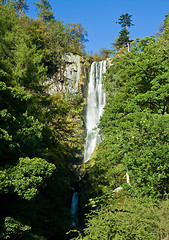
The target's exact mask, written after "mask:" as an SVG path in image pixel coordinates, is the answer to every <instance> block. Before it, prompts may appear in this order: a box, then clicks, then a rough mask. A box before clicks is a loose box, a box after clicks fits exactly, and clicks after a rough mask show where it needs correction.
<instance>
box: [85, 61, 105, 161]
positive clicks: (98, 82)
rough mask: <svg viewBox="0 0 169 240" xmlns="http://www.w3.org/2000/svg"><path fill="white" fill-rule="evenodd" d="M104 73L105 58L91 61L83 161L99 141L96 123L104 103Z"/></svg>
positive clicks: (87, 158) (88, 156) (88, 157)
mask: <svg viewBox="0 0 169 240" xmlns="http://www.w3.org/2000/svg"><path fill="white" fill-rule="evenodd" d="M104 73H106V60H104V61H100V62H93V63H92V65H91V70H90V76H89V83H88V95H87V112H86V131H87V136H86V144H85V148H84V163H86V162H87V161H88V160H89V159H90V156H91V154H92V153H93V151H94V149H95V147H96V146H97V144H99V143H100V142H101V138H100V135H99V128H98V126H97V125H98V123H99V120H100V117H101V116H102V114H103V109H104V106H105V103H106V93H105V92H104V89H103V86H102V80H103V74H104Z"/></svg>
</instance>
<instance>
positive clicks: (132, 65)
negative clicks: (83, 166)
mask: <svg viewBox="0 0 169 240" xmlns="http://www.w3.org/2000/svg"><path fill="white" fill-rule="evenodd" d="M104 84H105V87H106V89H107V104H106V107H105V111H104V114H103V117H102V119H101V122H100V128H101V134H102V135H103V141H102V143H100V144H99V146H98V147H97V149H96V150H95V152H94V153H93V155H92V157H91V159H90V161H89V163H88V164H87V168H88V170H89V172H88V173H89V174H88V179H89V180H88V181H89V183H90V197H91V198H90V201H89V205H90V207H91V208H92V210H91V211H90V213H89V214H88V215H87V218H86V221H87V222H86V228H85V229H84V233H83V234H82V235H81V234H79V237H77V238H76V239H86V240H87V239H118V240H121V239H125V240H126V239H131V240H132V239H144V240H145V239H151V240H157V239H159V240H160V239H168V238H167V236H168V237H169V200H168V192H169V165H168V162H169V14H168V15H166V18H165V21H164V24H163V26H162V28H161V30H160V33H159V34H158V35H157V36H151V37H146V38H144V39H137V40H136V41H135V42H134V43H133V46H132V47H131V49H130V52H128V51H127V48H126V46H125V45H124V47H123V48H121V49H120V50H119V51H118V52H117V53H116V54H115V55H114V57H113V58H112V62H111V66H110V67H109V68H108V70H107V74H106V76H105V81H104ZM126 176H127V181H126ZM129 178H130V181H129ZM119 187H121V191H119V192H118V189H117V188H119ZM88 207H89V206H88Z"/></svg>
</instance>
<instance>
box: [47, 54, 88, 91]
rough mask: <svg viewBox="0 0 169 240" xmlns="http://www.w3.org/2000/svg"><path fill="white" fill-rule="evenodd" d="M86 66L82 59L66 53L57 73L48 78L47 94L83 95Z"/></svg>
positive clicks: (86, 77)
mask: <svg viewBox="0 0 169 240" xmlns="http://www.w3.org/2000/svg"><path fill="white" fill-rule="evenodd" d="M87 79H88V65H87V64H85V62H84V59H83V57H81V56H79V55H73V54H72V53H66V54H65V55H64V56H63V66H61V67H60V69H59V71H58V72H56V73H55V74H53V75H52V76H50V77H48V81H47V84H48V93H49V94H54V93H56V92H63V93H76V92H79V93H81V94H82V95H83V96H84V95H85V89H86V80H87Z"/></svg>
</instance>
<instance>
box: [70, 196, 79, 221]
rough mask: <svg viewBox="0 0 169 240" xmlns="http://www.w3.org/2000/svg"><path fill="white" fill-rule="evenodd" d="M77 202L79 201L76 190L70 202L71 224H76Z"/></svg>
mask: <svg viewBox="0 0 169 240" xmlns="http://www.w3.org/2000/svg"><path fill="white" fill-rule="evenodd" d="M78 202H79V196H78V192H74V193H73V196H72V203H71V216H72V218H73V221H72V226H76V224H77V212H78Z"/></svg>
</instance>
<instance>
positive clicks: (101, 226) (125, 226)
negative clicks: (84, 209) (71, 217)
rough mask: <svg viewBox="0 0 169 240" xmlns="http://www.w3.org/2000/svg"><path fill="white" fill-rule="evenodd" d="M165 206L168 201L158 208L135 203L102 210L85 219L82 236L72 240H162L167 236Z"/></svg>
mask: <svg viewBox="0 0 169 240" xmlns="http://www.w3.org/2000/svg"><path fill="white" fill-rule="evenodd" d="M168 204H169V201H168V200H167V201H166V202H164V203H163V204H162V205H160V207H158V206H157V204H154V203H153V202H151V201H147V200H146V201H145V200H143V199H142V200H139V199H135V200H127V201H126V202H124V203H120V204H119V205H118V207H114V205H112V204H111V205H108V206H106V207H102V208H101V209H100V210H97V211H94V212H93V213H90V215H88V221H87V224H86V228H85V229H84V236H83V237H82V236H81V235H79V237H77V238H74V239H84V240H85V239H86V240H87V239H105V240H107V239H109V240H111V239H117V240H120V239H121V240H122V239H128V240H129V239H131V240H132V239H140V240H141V239H142V240H143V239H147V240H148V239H151V240H156V239H159V240H160V239H164V238H165V237H166V236H167V235H168V233H169V232H168V227H169V226H168V216H167V214H168ZM164 212H165V214H164ZM163 214H164V215H163Z"/></svg>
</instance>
